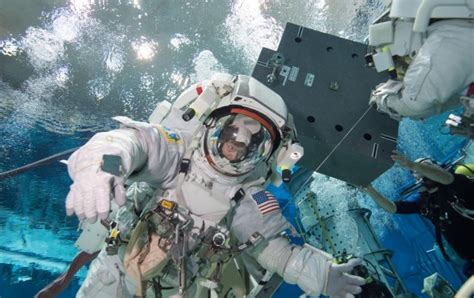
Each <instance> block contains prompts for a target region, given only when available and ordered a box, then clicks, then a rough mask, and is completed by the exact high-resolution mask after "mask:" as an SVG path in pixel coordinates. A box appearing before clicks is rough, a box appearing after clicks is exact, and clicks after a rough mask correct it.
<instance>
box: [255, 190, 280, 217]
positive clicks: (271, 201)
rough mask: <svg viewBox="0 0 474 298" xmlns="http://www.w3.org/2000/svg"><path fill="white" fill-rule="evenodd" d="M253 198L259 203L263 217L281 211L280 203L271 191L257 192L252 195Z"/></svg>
mask: <svg viewBox="0 0 474 298" xmlns="http://www.w3.org/2000/svg"><path fill="white" fill-rule="evenodd" d="M252 198H253V199H254V200H255V202H256V203H257V206H258V210H260V212H261V213H262V214H263V215H265V214H267V213H270V212H272V211H275V210H279V209H280V205H278V201H277V200H276V199H275V197H274V196H273V195H272V193H271V192H269V191H266V190H262V191H259V192H256V193H254V194H253V195H252Z"/></svg>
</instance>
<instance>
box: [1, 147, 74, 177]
mask: <svg viewBox="0 0 474 298" xmlns="http://www.w3.org/2000/svg"><path fill="white" fill-rule="evenodd" d="M77 149H79V147H76V148H72V149H69V150H66V151H63V152H60V153H57V154H54V155H51V156H48V157H46V158H43V159H40V160H38V161H35V162H33V163H30V164H27V165H24V166H22V167H19V168H16V169H13V170H10V171H6V172H3V173H0V180H3V179H5V178H9V177H13V176H16V175H18V174H21V173H24V172H26V171H29V170H32V169H35V168H38V167H42V166H45V165H48V164H50V163H53V162H55V161H57V160H60V159H62V158H64V157H66V156H67V155H69V154H71V153H73V152H74V151H76V150H77Z"/></svg>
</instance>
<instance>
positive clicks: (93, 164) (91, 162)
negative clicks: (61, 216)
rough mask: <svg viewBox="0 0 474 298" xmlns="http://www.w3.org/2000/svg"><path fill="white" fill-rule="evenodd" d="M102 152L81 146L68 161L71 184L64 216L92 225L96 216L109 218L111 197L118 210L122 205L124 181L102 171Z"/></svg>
mask: <svg viewBox="0 0 474 298" xmlns="http://www.w3.org/2000/svg"><path fill="white" fill-rule="evenodd" d="M99 152H101V153H99ZM103 152H104V151H103V148H102V149H100V148H97V147H95V146H84V147H82V148H80V149H79V150H78V151H76V152H74V154H73V155H72V156H71V157H70V158H69V160H68V171H69V176H71V178H72V180H73V181H74V183H73V184H72V185H71V189H70V191H69V193H68V195H67V198H66V213H67V215H72V214H74V213H75V214H76V215H77V217H78V218H79V219H81V220H82V219H84V218H87V220H88V221H89V222H91V223H94V222H96V220H97V216H99V218H100V219H106V218H107V216H108V215H109V212H110V200H111V197H112V195H113V197H114V198H115V201H116V202H117V204H118V205H119V206H121V205H123V204H124V203H125V200H126V196H125V189H124V186H123V183H124V179H123V178H122V177H118V176H114V175H112V174H110V173H107V172H104V171H102V170H101V163H102V157H103ZM105 152H107V151H105Z"/></svg>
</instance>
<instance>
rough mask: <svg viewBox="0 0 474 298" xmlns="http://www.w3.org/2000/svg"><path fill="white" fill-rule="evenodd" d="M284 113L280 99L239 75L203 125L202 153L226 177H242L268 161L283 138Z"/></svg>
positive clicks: (248, 78) (283, 106)
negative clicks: (227, 93) (229, 91)
mask: <svg viewBox="0 0 474 298" xmlns="http://www.w3.org/2000/svg"><path fill="white" fill-rule="evenodd" d="M287 117H288V111H287V108H286V105H285V103H284V101H283V99H282V98H281V97H280V96H279V95H278V94H276V93H275V92H273V91H272V90H271V89H269V88H268V87H267V86H265V85H264V84H262V83H260V82H259V81H257V80H256V79H254V78H252V77H249V76H243V75H239V76H237V77H236V79H235V85H234V90H233V92H232V94H230V95H229V96H228V97H227V98H225V99H224V100H223V101H221V102H220V104H219V106H217V107H216V109H215V110H214V111H213V112H212V113H211V114H210V115H209V117H208V118H207V120H206V121H205V126H206V130H205V133H204V136H203V139H202V143H201V144H202V145H203V146H202V149H203V153H204V156H205V158H206V159H207V162H208V163H209V164H210V165H211V166H212V167H213V168H214V169H215V170H216V171H217V172H219V173H221V174H223V175H226V176H231V177H232V176H242V175H245V174H247V173H249V172H251V171H252V170H253V169H255V168H256V167H257V166H258V165H260V164H262V163H264V162H267V161H269V159H270V158H271V156H272V154H273V153H274V152H275V150H277V149H278V148H279V145H280V143H281V141H282V139H283V138H284V134H285V133H284V132H283V131H284V130H285V128H286V124H287V123H286V122H287V119H288V118H287Z"/></svg>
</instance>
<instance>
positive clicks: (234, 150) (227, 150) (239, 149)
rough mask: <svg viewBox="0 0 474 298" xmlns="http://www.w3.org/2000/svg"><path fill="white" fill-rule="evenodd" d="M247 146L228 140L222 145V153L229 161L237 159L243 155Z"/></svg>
mask: <svg viewBox="0 0 474 298" xmlns="http://www.w3.org/2000/svg"><path fill="white" fill-rule="evenodd" d="M246 151H247V146H245V144H244V143H241V142H236V141H233V140H229V141H227V142H224V144H223V145H222V155H224V157H225V158H226V159H228V160H229V161H238V160H240V159H241V158H242V157H244V155H245V153H246Z"/></svg>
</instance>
